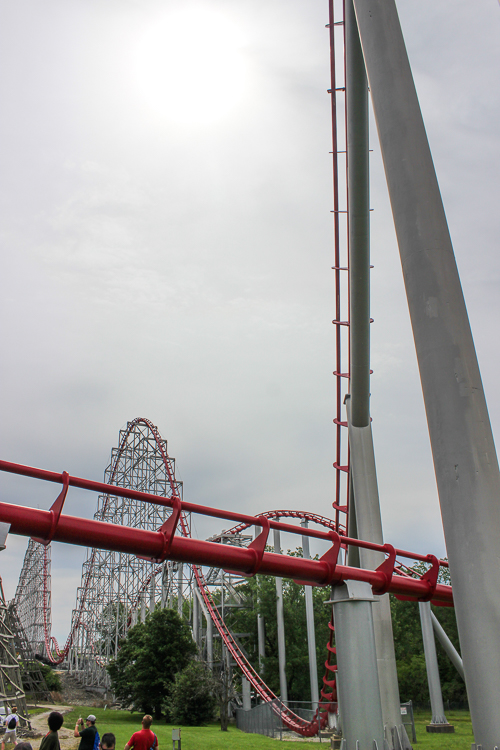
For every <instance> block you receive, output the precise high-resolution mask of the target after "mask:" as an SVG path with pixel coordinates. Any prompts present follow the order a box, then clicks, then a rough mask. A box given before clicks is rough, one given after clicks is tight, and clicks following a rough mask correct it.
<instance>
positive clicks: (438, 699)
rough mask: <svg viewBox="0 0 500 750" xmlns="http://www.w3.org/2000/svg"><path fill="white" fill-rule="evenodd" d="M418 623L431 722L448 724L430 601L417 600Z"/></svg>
mask: <svg viewBox="0 0 500 750" xmlns="http://www.w3.org/2000/svg"><path fill="white" fill-rule="evenodd" d="M418 609H419V612H420V624H421V626H422V640H423V642H424V654H425V666H426V669H427V682H428V683H429V697H430V699H431V712H432V719H431V724H448V720H447V719H446V716H445V715H444V706H443V694H442V692H441V680H440V679H439V668H438V660H437V653H436V643H435V641H434V632H433V630H432V622H431V604H430V602H419V603H418Z"/></svg>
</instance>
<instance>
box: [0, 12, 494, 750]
mask: <svg viewBox="0 0 500 750" xmlns="http://www.w3.org/2000/svg"><path fill="white" fill-rule="evenodd" d="M328 29H329V36H330V48H331V90H330V94H331V101H332V122H333V156H334V159H333V182H334V211H333V218H334V235H335V266H334V271H335V283H336V311H335V320H334V321H333V322H334V325H335V331H336V371H335V375H336V384H337V390H336V406H337V411H336V418H335V420H334V421H335V425H336V436H337V448H336V451H337V452H336V461H335V463H334V467H335V471H336V488H335V493H336V494H335V503H334V509H335V521H334V522H333V527H330V528H326V530H318V529H313V528H304V526H301V527H299V526H297V525H294V524H291V523H285V522H283V521H282V520H281V517H280V515H282V516H283V517H284V516H285V515H286V512H285V511H283V512H280V511H276V512H274V514H272V516H271V517H269V514H261V515H256V516H253V515H248V514H240V513H234V512H231V511H225V510H219V509H216V508H209V507H202V506H200V505H196V504H193V503H189V502H185V501H184V500H183V499H182V497H181V495H180V494H179V492H178V491H177V489H176V488H177V486H178V485H177V484H176V483H175V479H174V477H173V476H171V475H170V474H169V475H168V480H169V481H170V487H171V493H170V496H169V497H164V496H161V495H156V494H150V493H147V492H141V491H138V490H136V489H133V488H130V487H119V486H116V485H115V484H114V483H112V482H111V483H105V482H104V483H101V482H95V481H91V480H88V479H83V478H79V477H73V476H70V475H69V474H67V473H66V472H63V473H56V472H52V471H46V470H42V469H37V468H32V467H29V466H23V465H21V464H14V463H9V462H6V461H0V469H1V470H2V471H6V472H10V473H13V474H18V475H22V476H26V477H31V478H33V479H38V480H43V481H49V482H53V483H55V484H56V485H61V486H62V488H61V491H60V493H59V495H58V497H57V499H56V500H55V502H54V504H53V506H52V508H51V509H50V510H39V509H36V508H26V507H21V506H16V505H12V504H9V503H4V502H2V503H0V522H3V523H5V524H9V525H10V533H12V534H19V535H23V536H28V537H32V538H34V539H36V540H37V541H39V542H41V543H42V544H43V545H48V544H49V543H50V542H51V541H58V542H66V543H69V544H77V545H89V546H91V547H93V548H94V549H95V550H112V551H115V552H118V553H125V554H127V555H135V556H137V557H139V558H142V559H145V560H148V561H150V562H152V563H158V564H161V563H162V562H163V561H167V560H171V561H177V562H178V563H189V564H190V565H192V566H193V571H194V574H195V577H196V582H197V586H198V589H199V591H200V592H201V595H202V599H203V601H202V606H204V607H205V610H206V611H207V612H208V613H209V614H210V617H211V618H212V620H213V622H214V624H215V625H216V627H217V629H218V631H219V633H220V635H221V637H222V639H223V641H224V644H225V646H226V647H227V648H228V649H229V651H230V652H231V654H232V655H233V657H234V658H235V660H236V662H237V664H238V666H239V668H240V669H241V671H242V673H243V675H244V676H245V677H247V679H249V680H250V681H251V683H252V684H253V686H254V688H255V690H256V691H257V693H258V694H259V695H260V696H261V698H262V699H263V700H272V699H273V694H272V693H271V692H270V691H269V689H268V688H267V687H266V686H265V684H264V683H263V682H262V680H261V679H260V678H259V676H258V675H257V673H256V672H255V670H254V669H253V667H252V666H251V665H250V664H249V662H248V661H245V660H244V659H243V658H242V657H241V655H240V654H239V651H238V649H237V647H236V645H235V644H234V642H233V641H232V637H231V634H230V633H229V632H228V631H227V629H226V630H225V629H224V628H225V626H224V623H223V622H222V621H221V618H220V616H219V615H218V614H217V612H216V611H215V610H216V608H215V607H214V606H213V602H211V600H210V595H209V592H208V590H207V587H206V586H205V585H204V582H203V574H202V572H201V568H200V567H199V566H214V567H217V568H222V569H223V570H226V571H231V572H237V573H239V574H241V575H242V576H254V575H256V574H266V575H273V576H277V577H286V578H291V579H293V580H295V581H297V582H299V583H301V584H305V585H315V586H324V587H332V589H331V590H332V594H331V601H332V604H333V612H334V625H335V646H333V645H332V644H333V642H331V644H330V645H329V657H328V660H327V664H328V668H329V669H331V670H332V669H333V667H331V664H330V656H331V654H332V653H334V652H335V648H336V652H337V653H336V656H337V662H338V670H339V674H340V675H342V677H341V679H340V681H339V685H338V686H335V683H334V681H333V680H328V679H327V682H326V684H328V685H329V686H330V687H331V688H332V690H331V693H330V694H329V697H328V699H326V698H325V697H324V696H323V698H322V701H321V703H322V706H323V709H326V710H324V711H323V714H321V716H320V717H318V716H316V718H315V720H314V721H313V722H305V721H304V720H301V719H300V718H299V717H296V716H295V715H294V714H292V712H290V711H288V709H286V707H285V710H284V715H283V720H284V721H285V723H286V724H287V725H288V726H289V727H291V728H293V729H295V731H299V732H300V733H302V734H305V735H307V734H314V733H315V732H317V730H318V727H319V726H320V725H324V723H325V721H326V715H327V711H328V710H333V708H334V706H333V704H334V703H336V698H337V694H336V693H337V690H338V698H339V705H340V708H341V716H342V731H343V740H342V742H343V748H344V750H355V748H356V750H357V748H358V747H359V748H360V750H373V748H374V747H377V748H378V750H382V748H387V747H389V748H390V749H391V750H393V749H394V750H400V749H401V748H405V749H407V748H409V747H411V746H410V745H409V742H408V740H407V738H406V736H405V733H404V731H403V729H402V726H401V723H400V716H399V717H398V714H399V696H398V688H397V676H396V673H395V658H394V645H393V640H392V626H391V621H390V610H389V602H388V596H387V595H386V594H388V593H393V594H395V595H396V596H398V597H402V598H410V599H413V600H417V601H420V602H432V603H433V604H436V605H441V606H452V605H454V606H455V611H456V616H457V623H458V630H459V635H460V644H461V652H462V657H463V664H464V669H465V677H466V683H467V691H468V696H469V704H470V709H471V717H472V722H473V729H474V736H475V741H476V745H475V746H473V747H476V748H477V750H479V749H481V750H495V748H497V749H498V747H500V712H499V711H498V705H499V704H500V648H499V647H498V634H499V633H500V570H499V569H498V554H497V548H498V540H499V539H500V513H499V498H500V474H499V468H498V461H497V456H496V450H495V445H494V441H493V435H492V430H491V425H490V421H489V416H488V411H487V406H486V400H485V396H484V391H483V387H482V382H481V376H480V372H479V366H478V363H477V358H476V353H475V349H474V343H473V340H472V333H471V330H470V325H469V320H468V316H467V310H466V307H465V301H464V298H463V292H462V289H461V285H460V279H459V275H458V270H457V266H456V261H455V256H454V252H453V247H452V244H451V239H450V235H449V231H448V226H447V222H446V217H445V214H444V208H443V204H442V200H441V195H440V192H439V186H438V183H437V178H436V174H435V170H434V166H433V162H432V157H431V154H430V149H429V145H428V142H427V136H426V133H425V127H424V124H423V120H422V115H421V112H420V107H419V103H418V98H417V94H416V91H415V86H414V82H413V78H412V74H411V69H410V64H409V61H408V57H407V53H406V48H405V44H404V39H403V36H402V32H401V28H400V25H399V19H398V15H397V10H396V5H395V2H394V0H345V2H344V3H343V6H342V15H341V16H340V17H339V18H337V17H334V0H329V24H328ZM337 33H340V34H341V35H342V50H341V52H342V55H341V58H342V60H343V63H342V65H341V66H340V67H341V69H342V71H343V74H344V81H343V83H344V85H343V86H342V85H338V84H339V82H338V81H337V78H336V76H338V70H339V65H338V59H339V55H338V52H337V55H336V52H335V38H336V34H337ZM337 44H338V40H337ZM336 59H337V64H336ZM368 88H369V91H370V96H371V102H372V106H373V112H374V116H375V120H376V124H377V131H378V137H379V140H380V146H381V152H382V157H383V161H384V168H385V173H386V178H387V184H388V189H389V196H390V200H391V206H392V212H393V218H394V224H395V228H396V235H397V240H398V246H399V251H400V255H401V263H402V268H403V277H404V282H405V288H406V294H407V299H408V305H409V310H410V319H411V324H412V329H413V335H414V340H415V348H416V354H417V360H418V365H419V371H420V378H421V384H422V391H423V396H424V403H425V408H426V415H427V422H428V427H429V435H430V440H431V448H432V454H433V461H434V467H435V473H436V480H437V486H438V493H439V499H440V506H441V513H442V518H443V527H444V534H445V539H446V546H447V552H448V558H449V565H450V572H451V575H452V580H453V596H452V590H451V588H450V587H449V586H445V585H442V584H440V583H438V575H439V569H440V567H442V566H444V565H446V564H447V563H445V562H444V561H442V560H438V559H437V558H436V557H435V556H433V555H431V554H429V555H420V554H417V553H412V552H408V551H406V550H400V549H395V548H394V547H392V546H391V545H388V544H384V542H383V535H382V524H381V519H380V505H379V499H378V490H377V482H376V468H375V459H374V452H373V441H372V434H371V426H370V412H369V375H370V369H369V335H370V334H369V328H370V312H369V268H370V255H369V210H370V209H369V175H368V150H369V149H368ZM340 97H344V98H343V99H342V102H341V101H340ZM340 113H342V116H341V114H340ZM344 117H345V119H344ZM339 122H344V123H345V141H346V143H345V150H346V162H345V163H346V170H345V173H346V176H345V178H346V183H347V188H348V189H347V190H346V191H345V192H346V195H347V196H348V198H347V211H346V212H345V213H346V216H347V262H345V260H344V262H343V257H341V245H342V237H341V235H342V232H341V227H340V220H341V219H340V215H341V213H344V212H343V210H342V207H341V206H340V205H339V194H340V193H339V181H340V180H341V170H340V169H339V163H340V162H339V154H340V153H341V149H340V148H339V144H338V142H337V138H338V132H337V126H338V123H339ZM344 271H347V279H348V286H347V289H348V294H347V298H348V307H349V311H348V319H347V320H343V319H342V309H341V303H340V290H341V288H342V284H343V283H345V282H343V281H342V278H345V277H342V272H344ZM342 336H347V337H348V350H349V361H348V368H347V369H346V368H344V372H343V368H342V363H341V358H342V353H343V352H344V351H345V350H346V348H347V347H346V345H345V339H342ZM343 342H344V343H343ZM347 389H348V393H347V392H346V390H347ZM344 402H345V406H344ZM135 421H136V422H137V421H139V422H143V423H146V422H147V420H141V419H139V420H135ZM148 424H150V423H148ZM343 430H346V431H347V435H348V441H349V455H350V459H349V460H348V461H347V463H345V462H344V463H342V460H341V456H342V454H341V451H340V441H341V434H342V431H343ZM344 455H345V451H344ZM167 458H168V457H165V467H166V470H167V473H168V472H169V468H168V466H169V462H168V460H167ZM71 487H78V488H81V489H84V490H89V491H92V492H98V493H101V494H103V495H104V496H112V497H117V498H122V499H124V500H127V501H130V502H134V503H137V504H138V507H142V506H143V505H144V506H148V507H153V506H157V507H162V508H164V509H168V515H167V516H166V520H165V521H164V522H163V523H162V525H161V528H156V529H153V530H150V529H146V528H132V527H127V526H124V525H119V524H116V523H112V522H109V521H103V520H95V519H94V520H87V519H84V518H78V517H72V516H68V515H66V514H65V513H64V502H65V499H66V495H67V493H68V491H70V488H71ZM344 492H345V494H346V501H345V504H343V501H342V497H341V495H343V493H344ZM188 514H200V515H204V516H210V517H213V518H220V519H224V520H227V521H231V522H233V523H236V524H239V525H240V526H241V527H242V528H248V527H251V526H253V527H255V528H256V530H257V535H256V537H255V539H254V540H253V541H252V542H251V543H249V544H248V546H235V545H232V544H223V543H221V541H202V540H199V539H193V538H192V537H191V534H190V529H189V528H188V522H187V515H188ZM341 515H343V516H344V517H345V519H346V524H345V526H342V525H341V523H340V516H341ZM271 529H273V530H274V531H277V532H279V531H283V532H289V533H293V534H300V535H301V536H306V537H309V538H314V539H319V540H323V541H324V542H328V544H329V548H328V551H327V552H326V553H325V554H324V555H323V556H322V557H321V559H320V560H311V559H307V558H297V557H292V556H289V555H284V554H276V553H273V552H269V551H267V549H266V545H267V543H268V538H269V532H270V530H271ZM465 542H466V543H465ZM412 561H418V562H425V563H428V569H427V572H426V573H425V574H424V575H421V576H416V575H415V574H414V572H413V571H412V569H411V565H412V564H413V562H412ZM325 598H327V597H325ZM331 630H332V632H333V622H332V624H331Z"/></svg>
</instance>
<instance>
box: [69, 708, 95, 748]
mask: <svg viewBox="0 0 500 750" xmlns="http://www.w3.org/2000/svg"><path fill="white" fill-rule="evenodd" d="M95 723H96V718H95V716H94V714H89V715H88V716H87V718H86V719H85V724H86V726H85V727H84V726H83V719H82V717H81V716H80V718H79V719H78V721H77V722H76V726H75V731H74V732H73V736H74V737H80V738H81V739H80V744H79V745H78V750H94V745H95V742H96V735H97V742H99V732H98V731H97V727H96V725H95Z"/></svg>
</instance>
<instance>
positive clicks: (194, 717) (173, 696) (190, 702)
mask: <svg viewBox="0 0 500 750" xmlns="http://www.w3.org/2000/svg"><path fill="white" fill-rule="evenodd" d="M216 688H217V686H216V684H215V678H214V677H213V675H212V672H211V671H210V670H209V669H208V667H207V666H206V665H205V664H204V663H203V662H199V661H191V662H190V663H189V664H188V665H187V667H185V668H184V669H183V670H182V672H178V673H177V674H176V675H175V682H174V683H173V684H172V685H171V687H170V695H169V698H168V700H167V702H166V706H165V708H166V713H167V715H168V716H169V720H170V721H173V722H174V723H176V724H184V725H188V726H200V725H201V724H206V723H207V722H209V721H211V720H212V719H213V718H214V714H215V708H216V705H217V698H216V695H215V692H216Z"/></svg>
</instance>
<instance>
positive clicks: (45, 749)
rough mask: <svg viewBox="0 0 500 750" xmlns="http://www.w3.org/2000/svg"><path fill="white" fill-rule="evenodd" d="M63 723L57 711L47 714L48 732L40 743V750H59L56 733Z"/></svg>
mask: <svg viewBox="0 0 500 750" xmlns="http://www.w3.org/2000/svg"><path fill="white" fill-rule="evenodd" d="M63 721H64V719H63V716H62V714H60V713H59V711H52V713H50V714H49V718H48V719H47V724H48V725H49V731H48V732H47V734H46V735H45V737H44V738H43V740H42V741H41V743H40V750H61V746H60V745H59V735H58V734H57V732H58V730H59V729H60V728H61V727H62V725H63Z"/></svg>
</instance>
